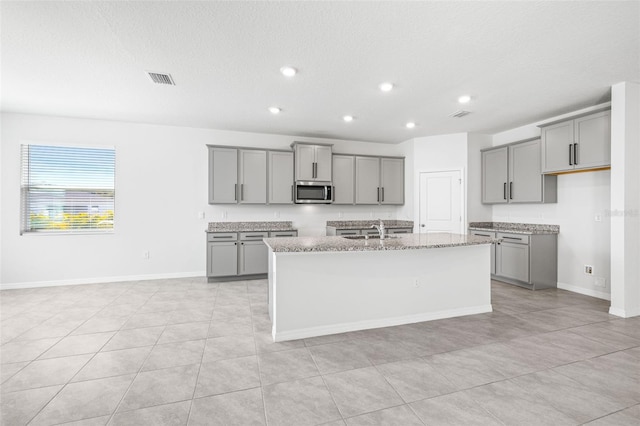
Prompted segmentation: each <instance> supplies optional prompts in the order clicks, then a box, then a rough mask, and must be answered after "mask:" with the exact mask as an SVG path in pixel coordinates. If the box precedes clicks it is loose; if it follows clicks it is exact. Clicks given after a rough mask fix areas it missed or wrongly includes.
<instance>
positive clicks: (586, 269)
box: [584, 265, 593, 275]
mask: <svg viewBox="0 0 640 426" xmlns="http://www.w3.org/2000/svg"><path fill="white" fill-rule="evenodd" d="M584 273H585V274H587V275H593V266H591V265H584Z"/></svg>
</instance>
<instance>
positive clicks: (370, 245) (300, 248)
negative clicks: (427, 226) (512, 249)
mask: <svg viewBox="0 0 640 426" xmlns="http://www.w3.org/2000/svg"><path fill="white" fill-rule="evenodd" d="M497 241H498V240H497V239H494V238H487V237H478V236H475V235H465V234H449V233H432V234H396V235H393V236H391V237H387V238H385V239H384V240H380V239H379V238H369V239H367V240H365V239H358V240H353V239H348V238H344V237H340V236H336V237H297V238H265V239H264V242H265V243H266V244H267V245H268V246H269V247H270V248H271V249H272V250H273V251H274V252H276V253H306V252H342V251H379V250H417V249H429V248H443V247H458V246H472V245H479V244H491V243H494V242H497Z"/></svg>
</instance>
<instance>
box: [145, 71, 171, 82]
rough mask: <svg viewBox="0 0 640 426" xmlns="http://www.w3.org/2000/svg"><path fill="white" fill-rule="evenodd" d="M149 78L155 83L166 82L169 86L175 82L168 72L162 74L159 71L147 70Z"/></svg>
mask: <svg viewBox="0 0 640 426" xmlns="http://www.w3.org/2000/svg"><path fill="white" fill-rule="evenodd" d="M147 74H148V75H149V78H151V81H153V82H154V83H156V84H168V85H170V86H175V85H176V83H174V82H173V78H171V75H170V74H162V73H159V72H150V71H147Z"/></svg>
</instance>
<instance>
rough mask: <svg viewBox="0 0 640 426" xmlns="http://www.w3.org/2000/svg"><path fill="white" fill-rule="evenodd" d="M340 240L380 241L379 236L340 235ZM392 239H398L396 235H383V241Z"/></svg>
mask: <svg viewBox="0 0 640 426" xmlns="http://www.w3.org/2000/svg"><path fill="white" fill-rule="evenodd" d="M342 238H346V239H347V240H373V239H377V240H379V239H380V235H342ZM392 238H398V236H397V235H385V236H384V239H385V240H387V239H392Z"/></svg>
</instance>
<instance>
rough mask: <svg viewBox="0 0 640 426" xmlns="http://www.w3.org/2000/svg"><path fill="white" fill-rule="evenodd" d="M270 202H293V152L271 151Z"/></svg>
mask: <svg viewBox="0 0 640 426" xmlns="http://www.w3.org/2000/svg"><path fill="white" fill-rule="evenodd" d="M269 204H293V152H277V151H269Z"/></svg>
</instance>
